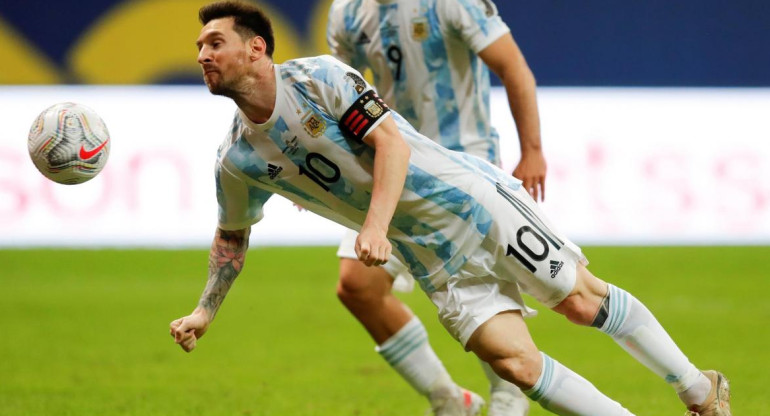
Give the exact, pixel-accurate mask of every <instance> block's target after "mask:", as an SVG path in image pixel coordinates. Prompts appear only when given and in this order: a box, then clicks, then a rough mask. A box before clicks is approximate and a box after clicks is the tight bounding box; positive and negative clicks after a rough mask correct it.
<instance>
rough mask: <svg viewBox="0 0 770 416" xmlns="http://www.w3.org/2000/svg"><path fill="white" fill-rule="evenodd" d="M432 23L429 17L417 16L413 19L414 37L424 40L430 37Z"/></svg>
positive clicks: (417, 39) (416, 39)
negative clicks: (430, 23) (429, 22)
mask: <svg viewBox="0 0 770 416" xmlns="http://www.w3.org/2000/svg"><path fill="white" fill-rule="evenodd" d="M429 34H430V25H429V24H428V18H427V17H415V18H414V19H412V39H414V40H415V41H417V42H422V41H424V40H426V39H428V35H429Z"/></svg>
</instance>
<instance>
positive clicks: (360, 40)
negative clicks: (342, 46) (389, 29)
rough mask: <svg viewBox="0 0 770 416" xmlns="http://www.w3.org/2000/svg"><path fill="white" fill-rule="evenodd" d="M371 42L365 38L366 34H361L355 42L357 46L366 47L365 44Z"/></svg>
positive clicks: (367, 37)
mask: <svg viewBox="0 0 770 416" xmlns="http://www.w3.org/2000/svg"><path fill="white" fill-rule="evenodd" d="M371 41H372V40H371V39H369V36H366V33H364V32H361V36H359V37H358V40H357V41H356V44H357V45H366V44H367V43H370V42H371Z"/></svg>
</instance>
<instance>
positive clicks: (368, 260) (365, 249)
mask: <svg viewBox="0 0 770 416" xmlns="http://www.w3.org/2000/svg"><path fill="white" fill-rule="evenodd" d="M355 249H356V255H358V259H359V260H361V261H362V262H363V263H364V264H365V265H367V266H381V265H383V264H385V263H387V262H388V259H389V258H390V253H391V251H392V250H393V247H392V246H391V244H390V241H388V238H387V237H386V230H379V229H376V228H375V227H367V226H366V224H364V226H363V227H362V228H361V232H359V233H358V238H356V246H355Z"/></svg>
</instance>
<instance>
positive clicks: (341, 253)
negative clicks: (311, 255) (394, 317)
mask: <svg viewBox="0 0 770 416" xmlns="http://www.w3.org/2000/svg"><path fill="white" fill-rule="evenodd" d="M356 238H358V233H357V232H355V231H353V230H350V229H349V230H347V231H346V232H345V235H344V236H343V237H342V241H340V246H339V248H338V249H337V257H339V258H342V259H354V260H358V256H357V255H356ZM380 267H382V268H383V269H385V271H386V272H388V274H389V275H390V276H391V277H392V278H393V290H397V291H399V292H411V291H412V290H413V289H414V278H413V277H412V275H411V274H410V273H409V269H407V268H406V266H404V264H403V263H401V262H400V261H399V260H398V259H397V258H396V257H395V256H392V255H391V256H390V259H388V262H387V263H385V264H383V265H382V266H380Z"/></svg>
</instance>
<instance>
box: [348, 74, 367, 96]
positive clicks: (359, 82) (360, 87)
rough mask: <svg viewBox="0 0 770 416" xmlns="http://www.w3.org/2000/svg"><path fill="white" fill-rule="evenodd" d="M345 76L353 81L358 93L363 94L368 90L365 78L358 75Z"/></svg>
mask: <svg viewBox="0 0 770 416" xmlns="http://www.w3.org/2000/svg"><path fill="white" fill-rule="evenodd" d="M345 76H346V77H348V78H350V79H351V80H352V81H353V84H354V88H355V89H356V92H357V93H359V94H361V93H362V92H364V90H365V89H366V82H365V81H364V80H363V78H361V77H359V76H358V75H356V74H354V73H352V72H347V73H345Z"/></svg>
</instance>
